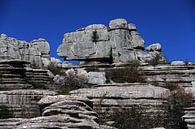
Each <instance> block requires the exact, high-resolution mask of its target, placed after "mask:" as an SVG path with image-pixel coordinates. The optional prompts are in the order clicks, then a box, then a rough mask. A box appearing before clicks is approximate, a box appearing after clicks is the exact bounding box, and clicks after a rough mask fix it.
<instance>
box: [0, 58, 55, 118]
mask: <svg viewBox="0 0 195 129" xmlns="http://www.w3.org/2000/svg"><path fill="white" fill-rule="evenodd" d="M28 64H29V63H28V62H26V61H22V60H18V59H10V60H8V59H7V60H6V59H5V57H4V59H1V60H0V90H1V91H0V105H3V106H6V108H7V109H8V111H10V112H11V113H12V115H13V116H12V117H15V118H16V117H18V118H19V117H20V118H21V117H24V118H26V117H34V116H37V115H39V114H40V111H39V107H38V104H37V102H38V101H39V100H40V99H41V98H42V97H43V96H45V95H55V94H56V93H55V92H54V91H49V90H44V89H50V88H51V87H50V80H49V75H48V74H47V70H40V69H32V68H29V67H27V65H28Z"/></svg>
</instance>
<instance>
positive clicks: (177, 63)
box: [171, 61, 186, 66]
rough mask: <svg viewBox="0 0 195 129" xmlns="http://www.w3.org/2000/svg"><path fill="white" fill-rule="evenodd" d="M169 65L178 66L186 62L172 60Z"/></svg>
mask: <svg viewBox="0 0 195 129" xmlns="http://www.w3.org/2000/svg"><path fill="white" fill-rule="evenodd" d="M171 65H174V66H177V65H178V66H180V65H186V63H185V62H184V61H172V62H171Z"/></svg>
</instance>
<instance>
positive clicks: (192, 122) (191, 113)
mask: <svg viewBox="0 0 195 129" xmlns="http://www.w3.org/2000/svg"><path fill="white" fill-rule="evenodd" d="M193 102H194V103H193V105H194V106H193V107H190V108H186V109H185V115H184V116H183V119H184V121H185V122H186V123H187V127H188V129H194V128H195V100H193Z"/></svg>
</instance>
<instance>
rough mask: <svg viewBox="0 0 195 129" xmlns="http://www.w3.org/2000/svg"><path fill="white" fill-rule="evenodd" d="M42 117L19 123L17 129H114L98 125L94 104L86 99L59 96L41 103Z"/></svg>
mask: <svg viewBox="0 0 195 129" xmlns="http://www.w3.org/2000/svg"><path fill="white" fill-rule="evenodd" d="M39 104H40V106H41V107H42V116H41V117H36V118H32V119H28V120H24V121H21V122H19V123H18V124H17V125H18V126H17V129H42V128H44V129H51V128H52V129H54V128H56V129H72V128H76V129H114V128H112V127H109V126H103V125H100V124H98V115H97V113H95V112H94V111H93V103H92V102H91V101H90V100H89V99H87V98H84V97H77V96H69V95H59V96H47V97H43V98H42V99H41V100H40V101H39Z"/></svg>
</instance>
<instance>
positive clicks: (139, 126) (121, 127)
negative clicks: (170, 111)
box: [111, 106, 166, 129]
mask: <svg viewBox="0 0 195 129" xmlns="http://www.w3.org/2000/svg"><path fill="white" fill-rule="evenodd" d="M111 119H112V120H113V121H115V123H114V124H113V126H115V127H117V128H118V129H151V128H154V127H163V126H165V124H166V121H165V119H164V114H163V113H160V112H159V113H157V114H156V115H155V114H154V115H153V116H149V115H148V114H147V111H146V110H145V109H143V108H142V107H139V106H133V107H132V108H131V109H121V110H117V111H115V113H114V114H113V115H112V116H111Z"/></svg>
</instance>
